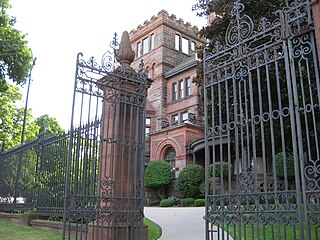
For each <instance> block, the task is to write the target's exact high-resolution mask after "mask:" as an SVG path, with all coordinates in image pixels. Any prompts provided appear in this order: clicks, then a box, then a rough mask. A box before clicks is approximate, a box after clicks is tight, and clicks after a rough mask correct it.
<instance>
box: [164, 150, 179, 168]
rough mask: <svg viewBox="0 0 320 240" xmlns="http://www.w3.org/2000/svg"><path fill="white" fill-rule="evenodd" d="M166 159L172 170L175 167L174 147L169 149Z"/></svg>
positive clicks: (165, 155)
mask: <svg viewBox="0 0 320 240" xmlns="http://www.w3.org/2000/svg"><path fill="white" fill-rule="evenodd" d="M164 159H165V160H166V161H167V162H169V164H170V166H171V168H174V167H175V159H176V151H175V150H174V148H173V147H169V148H167V150H166V152H165V154H164Z"/></svg>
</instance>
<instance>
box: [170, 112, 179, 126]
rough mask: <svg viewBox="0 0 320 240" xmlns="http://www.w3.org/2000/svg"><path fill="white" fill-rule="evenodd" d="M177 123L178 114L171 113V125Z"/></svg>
mask: <svg viewBox="0 0 320 240" xmlns="http://www.w3.org/2000/svg"><path fill="white" fill-rule="evenodd" d="M178 123H179V115H178V114H175V115H172V125H177V124H178Z"/></svg>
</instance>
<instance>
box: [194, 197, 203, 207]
mask: <svg viewBox="0 0 320 240" xmlns="http://www.w3.org/2000/svg"><path fill="white" fill-rule="evenodd" d="M205 205H206V200H205V199H203V198H199V199H196V200H194V206H195V207H204V206H205Z"/></svg>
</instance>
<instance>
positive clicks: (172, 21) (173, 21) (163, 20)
mask: <svg viewBox="0 0 320 240" xmlns="http://www.w3.org/2000/svg"><path fill="white" fill-rule="evenodd" d="M160 24H164V25H168V26H169V27H171V28H176V29H177V30H179V31H180V32H182V33H185V34H186V35H190V34H192V35H193V36H198V33H199V29H198V27H197V26H192V25H191V23H190V22H185V21H184V20H183V19H182V18H177V16H176V15H174V14H169V13H168V11H166V10H161V11H159V12H158V14H157V15H153V16H152V17H151V18H150V19H149V20H146V21H144V23H143V24H140V25H138V26H137V28H136V29H133V30H131V32H130V36H137V37H139V36H140V35H141V34H144V32H145V31H144V30H146V29H148V30H149V29H150V27H154V28H156V27H157V26H159V25H160Z"/></svg>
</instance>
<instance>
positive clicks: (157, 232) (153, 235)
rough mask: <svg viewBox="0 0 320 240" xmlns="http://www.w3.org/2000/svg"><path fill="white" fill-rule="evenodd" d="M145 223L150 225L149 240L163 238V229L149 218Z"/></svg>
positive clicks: (145, 219)
mask: <svg viewBox="0 0 320 240" xmlns="http://www.w3.org/2000/svg"><path fill="white" fill-rule="evenodd" d="M143 222H144V224H146V225H148V240H157V239H159V238H160V236H161V228H159V227H158V226H157V225H156V224H154V223H153V222H152V221H150V220H149V219H147V218H144V220H143Z"/></svg>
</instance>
